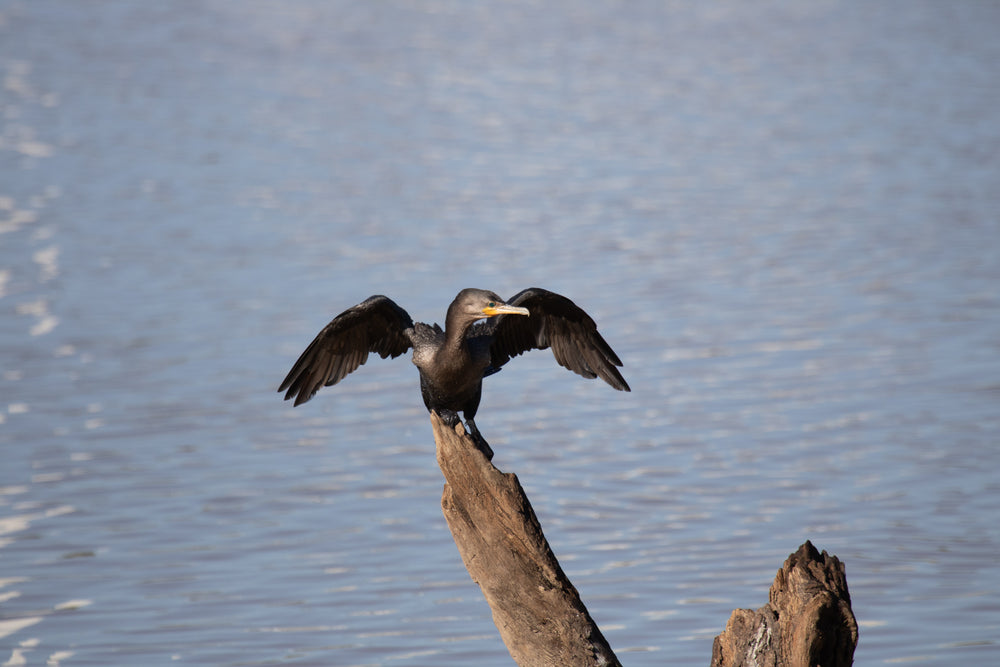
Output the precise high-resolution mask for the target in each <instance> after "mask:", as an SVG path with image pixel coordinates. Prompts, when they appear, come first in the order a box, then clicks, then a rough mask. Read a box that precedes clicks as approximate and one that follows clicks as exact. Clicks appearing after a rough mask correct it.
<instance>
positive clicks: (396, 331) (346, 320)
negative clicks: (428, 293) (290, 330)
mask: <svg viewBox="0 0 1000 667" xmlns="http://www.w3.org/2000/svg"><path fill="white" fill-rule="evenodd" d="M412 328H413V320H411V319H410V316H409V314H407V312H406V311H405V310H403V309H402V308H400V307H399V306H398V305H396V303H395V302H394V301H393V300H392V299H390V298H389V297H385V296H381V295H377V296H373V297H369V298H368V299H366V300H364V301H362V302H361V303H359V304H358V305H356V306H354V307H352V308H348V309H347V310H345V311H344V312H342V313H341V314H340V315H337V316H336V317H335V318H333V320H332V321H331V322H330V323H329V324H327V325H326V326H325V327H323V330H322V331H320V332H319V334H318V335H317V336H316V338H315V339H313V342H311V343H309V347H307V348H306V349H305V352H303V353H302V355H301V356H300V357H299V359H298V361H296V362H295V365H293V366H292V370H290V371H289V372H288V375H287V376H285V379H284V381H283V382H282V383H281V386H280V387H278V391H279V392H282V391H285V390H286V389H287V390H288V391H287V393H285V400H286V401H287V400H288V399H290V398H292V397H293V396H294V397H295V405H299V404H301V403H305V402H306V401H308V400H309V399H310V398H312V397H313V395H314V394H315V393H316V392H317V391H319V389H320V387H323V386H327V387H329V386H330V385H334V384H337V383H338V382H340V381H341V380H343V379H344V378H345V377H346V376H347V374H348V373H351V372H353V371H354V370H355V369H357V367H358V366H360V365H361V364H363V363H365V362H366V361H368V353H369V352H377V353H378V354H379V355H380V356H381V357H382V358H383V359H385V358H386V357H398V356H399V355H401V354H403V353H404V352H406V351H407V350H409V349H410V347H411V343H410V338H409V336H408V335H407V333H406V332H407V329H412Z"/></svg>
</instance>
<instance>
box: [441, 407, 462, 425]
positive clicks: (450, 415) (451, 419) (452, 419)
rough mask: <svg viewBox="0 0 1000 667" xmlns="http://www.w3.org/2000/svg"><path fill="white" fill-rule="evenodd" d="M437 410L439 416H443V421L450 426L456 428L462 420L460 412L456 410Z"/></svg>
mask: <svg viewBox="0 0 1000 667" xmlns="http://www.w3.org/2000/svg"><path fill="white" fill-rule="evenodd" d="M435 412H437V415H438V417H440V418H441V421H443V422H444V425H445V426H447V427H448V428H455V427H456V426H458V425H459V424H460V423H461V422H462V420H461V419H459V417H458V413H457V412H455V411H454V410H435Z"/></svg>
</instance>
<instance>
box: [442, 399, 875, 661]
mask: <svg viewBox="0 0 1000 667" xmlns="http://www.w3.org/2000/svg"><path fill="white" fill-rule="evenodd" d="M431 426H432V427H433V429H434V440H435V442H436V443H437V460H438V465H439V466H441V471H442V472H443V473H444V476H445V480H446V484H445V486H444V493H443V495H442V497H441V508H442V510H443V511H444V516H445V519H447V521H448V527H449V528H450V529H451V533H452V536H453V537H454V538H455V544H456V545H457V546H458V551H459V553H460V554H461V556H462V561H463V562H464V563H465V567H466V569H467V570H468V571H469V575H470V576H471V577H472V579H473V581H475V582H476V583H477V584H479V587H480V588H481V589H482V591H483V595H484V596H485V597H486V601H487V602H488V603H489V605H490V609H491V610H492V611H493V622H494V623H496V626H497V629H498V630H499V631H500V636H501V638H502V639H503V641H504V643H505V644H506V645H507V650H508V651H509V652H510V655H511V657H512V658H514V661H515V662H516V663H517V664H518V665H520V666H521V667H529V666H531V667H536V666H537V667H564V666H569V665H572V666H573V667H590V666H594V667H596V666H599V665H600V666H603V665H608V666H615V665H619V666H620V664H621V663H620V662H619V661H618V658H617V657H615V654H614V652H613V651H612V650H611V647H610V646H609V645H608V642H607V640H605V638H604V635H602V634H601V631H600V629H599V628H598V627H597V624H596V623H594V620H593V619H592V618H591V617H590V614H589V613H588V612H587V608H586V607H584V605H583V602H581V600H580V595H579V593H577V591H576V588H574V587H573V584H572V583H570V581H569V579H568V578H567V577H566V575H565V574H564V573H563V571H562V568H561V567H560V566H559V562H558V561H557V560H556V557H555V555H554V554H553V553H552V549H551V548H550V547H549V544H548V542H547V541H546V539H545V535H543V534H542V528H541V526H540V525H539V523H538V519H537V517H536V516H535V512H534V510H533V509H532V508H531V503H529V502H528V498H527V496H526V495H525V494H524V490H523V489H522V488H521V484H520V483H519V482H518V480H517V476H516V475H514V474H512V473H503V472H500V471H499V470H497V469H496V468H495V467H494V466H493V464H492V463H490V458H491V456H492V452H490V451H489V446H488V445H487V444H486V443H485V442H482V441H479V442H477V441H476V440H474V439H473V438H472V437H470V436H469V435H467V434H466V432H465V429H464V427H463V426H462V425H461V424H458V425H456V426H455V428H449V427H448V426H445V424H444V423H443V422H442V421H441V419H440V418H439V417H438V416H437V415H436V414H434V413H433V412H432V413H431ZM857 641H858V625H857V622H856V621H855V619H854V614H853V612H852V611H851V598H850V594H849V593H848V591H847V579H846V577H845V575H844V566H843V564H842V563H841V562H840V561H839V560H838V559H837V557H836V556H828V555H827V554H826V552H823V553H822V554H820V553H819V552H817V551H816V548H815V547H813V545H812V544H811V543H810V542H806V543H805V544H803V545H802V546H801V547H799V550H798V551H796V552H795V553H794V554H792V555H791V556H789V557H788V560H786V561H785V564H784V566H783V567H782V568H781V569H780V570H778V574H777V576H776V577H775V579H774V584H773V585H772V586H771V591H770V601H769V602H768V603H767V604H766V605H764V606H763V607H761V608H760V609H758V610H757V611H752V610H749V609H737V610H736V611H734V612H733V614H732V616H731V617H730V619H729V623H728V625H727V626H726V630H725V631H724V632H723V633H722V634H721V635H719V636H718V637H716V638H715V642H714V646H713V647H712V667H751V666H754V667H816V666H817V665H818V666H820V667H846V666H849V665H851V664H852V662H853V658H854V648H855V646H856V645H857Z"/></svg>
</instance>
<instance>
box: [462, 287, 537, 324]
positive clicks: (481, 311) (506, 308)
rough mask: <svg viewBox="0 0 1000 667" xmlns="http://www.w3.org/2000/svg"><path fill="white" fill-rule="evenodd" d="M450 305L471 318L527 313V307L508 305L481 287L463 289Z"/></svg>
mask: <svg viewBox="0 0 1000 667" xmlns="http://www.w3.org/2000/svg"><path fill="white" fill-rule="evenodd" d="M452 307H457V308H458V309H459V311H460V312H461V313H462V315H463V316H465V317H466V318H469V319H472V320H481V319H483V318H484V317H495V316H497V315H529V314H530V313H529V312H528V309H527V308H519V307H518V306H510V305H508V304H506V303H504V300H503V299H501V298H500V297H499V296H497V295H496V293H494V292H490V291H489V290H482V289H471V288H470V289H464V290H462V291H461V292H459V293H458V296H457V297H455V301H454V302H453V303H452Z"/></svg>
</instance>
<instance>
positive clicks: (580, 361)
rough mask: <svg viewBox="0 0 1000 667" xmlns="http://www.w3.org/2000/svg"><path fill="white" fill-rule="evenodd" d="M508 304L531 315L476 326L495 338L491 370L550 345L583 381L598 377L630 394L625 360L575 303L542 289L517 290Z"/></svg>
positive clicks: (553, 352) (556, 356) (554, 352)
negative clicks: (519, 307)
mask: <svg viewBox="0 0 1000 667" xmlns="http://www.w3.org/2000/svg"><path fill="white" fill-rule="evenodd" d="M507 303H508V304H509V305H511V306H521V307H523V308H527V309H528V312H529V315H528V316H527V317H524V316H523V315H500V316H498V317H496V318H492V319H491V320H487V321H486V322H485V323H483V324H480V325H477V327H481V329H480V331H481V332H482V333H486V334H492V336H493V342H492V343H491V345H490V356H491V366H492V368H493V369H499V368H500V367H501V366H503V365H504V364H505V363H507V362H508V361H510V359H511V357H515V356H517V355H519V354H522V353H524V352H527V351H528V350H544V349H546V348H548V347H551V348H552V354H553V356H554V357H555V358H556V361H557V362H558V363H559V365H560V366H563V367H565V368H568V369H569V370H571V371H573V372H574V373H576V374H578V375H582V376H583V377H585V378H595V377H599V378H601V379H602V380H604V381H605V382H607V383H608V384H609V385H611V386H612V387H614V388H615V389H618V390H619V391H631V389H629V386H628V383H627V382H625V378H623V377H622V375H621V373H619V372H618V367H620V366H621V365H622V362H621V359H619V358H618V355H617V354H615V351H614V350H612V349H611V346H610V345H608V343H607V341H605V340H604V337H603V336H601V334H600V333H599V332H598V331H597V325H596V324H595V323H594V320H593V319H591V317H590V316H589V315H587V313H586V312H584V310H583V309H582V308H580V307H579V306H577V305H576V304H575V303H573V302H572V301H570V300H569V299H567V298H566V297H564V296H562V295H561V294H556V293H555V292H550V291H548V290H544V289H541V288H538V287H531V288H529V289H526V290H522V291H520V292H518V293H517V294H515V295H514V296H513V297H512V298H511V299H510V300H509V301H507Z"/></svg>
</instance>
